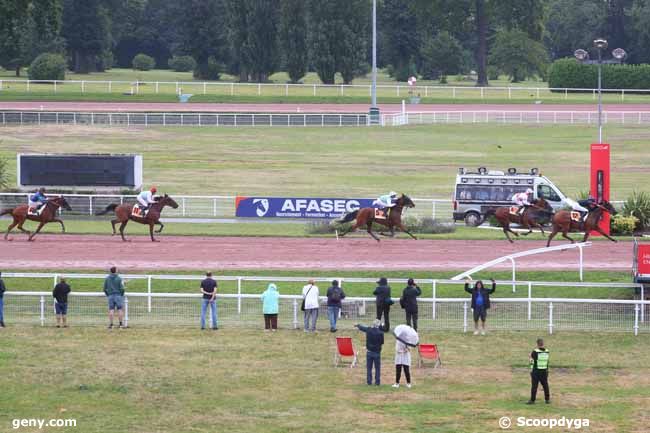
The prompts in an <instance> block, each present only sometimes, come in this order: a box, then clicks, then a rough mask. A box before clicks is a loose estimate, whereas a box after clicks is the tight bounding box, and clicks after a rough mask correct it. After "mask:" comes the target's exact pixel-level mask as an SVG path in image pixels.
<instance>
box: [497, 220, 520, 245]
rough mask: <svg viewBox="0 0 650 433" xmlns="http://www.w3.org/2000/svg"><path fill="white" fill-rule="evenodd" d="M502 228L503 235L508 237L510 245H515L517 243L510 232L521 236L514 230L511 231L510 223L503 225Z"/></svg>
mask: <svg viewBox="0 0 650 433" xmlns="http://www.w3.org/2000/svg"><path fill="white" fill-rule="evenodd" d="M501 228H502V229H503V233H504V234H505V235H506V238H507V239H508V241H510V243H511V244H513V243H514V242H515V241H513V240H512V238H511V237H510V235H509V234H508V232H510V233H514V234H515V235H516V236H519V234H517V233H515V232H513V231H512V230H510V223H501Z"/></svg>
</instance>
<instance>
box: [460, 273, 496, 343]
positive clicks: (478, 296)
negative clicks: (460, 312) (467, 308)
mask: <svg viewBox="0 0 650 433" xmlns="http://www.w3.org/2000/svg"><path fill="white" fill-rule="evenodd" d="M471 280H472V279H471V278H468V281H467V282H466V283H465V291H466V292H467V293H471V294H472V310H473V312H474V335H478V333H479V327H478V319H481V329H480V332H481V335H485V319H487V310H489V309H490V295H491V294H492V293H494V291H495V290H496V288H497V284H496V283H495V282H494V278H490V280H491V281H492V288H491V289H486V288H485V286H484V285H483V281H481V280H478V281H477V282H476V283H475V284H474V287H473V288H472V287H470V284H469V282H470V281H471Z"/></svg>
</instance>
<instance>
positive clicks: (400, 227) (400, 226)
mask: <svg viewBox="0 0 650 433" xmlns="http://www.w3.org/2000/svg"><path fill="white" fill-rule="evenodd" d="M399 229H400V230H401V231H403V232H404V233H406V234H407V235H409V236H410V237H412V238H413V239H415V240H416V241H417V240H418V238H417V237H415V236H413V234H412V233H411V232H410V231H408V230H406V227H404V224H402V223H400V224H399Z"/></svg>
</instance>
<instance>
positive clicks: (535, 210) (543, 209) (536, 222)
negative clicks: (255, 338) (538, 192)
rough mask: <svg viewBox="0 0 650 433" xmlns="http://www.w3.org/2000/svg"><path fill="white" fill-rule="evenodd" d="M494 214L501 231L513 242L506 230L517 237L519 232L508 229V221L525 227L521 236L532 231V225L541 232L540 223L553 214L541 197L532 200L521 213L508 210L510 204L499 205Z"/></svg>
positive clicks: (542, 230)
mask: <svg viewBox="0 0 650 433" xmlns="http://www.w3.org/2000/svg"><path fill="white" fill-rule="evenodd" d="M494 216H495V217H496V219H497V221H499V224H501V227H502V228H503V233H505V235H506V237H507V238H508V240H509V241H510V243H514V241H513V240H512V238H511V237H510V235H509V234H508V232H510V233H512V234H514V235H515V236H517V237H519V233H517V232H514V231H512V230H511V229H510V223H515V224H519V225H520V226H522V227H524V228H527V229H528V232H526V233H522V235H523V236H527V235H529V234H530V233H532V231H533V227H536V228H538V229H540V231H541V232H542V234H545V233H544V229H543V228H542V223H543V222H544V221H548V220H549V219H550V218H551V217H552V216H553V208H552V207H551V205H550V204H548V202H547V201H546V200H544V198H543V197H540V198H538V199H537V200H535V201H533V203H532V205H531V206H528V207H527V208H525V209H524V211H523V213H522V214H519V213H518V214H517V215H513V214H512V213H511V212H510V206H506V207H499V208H497V209H496V210H495V211H494Z"/></svg>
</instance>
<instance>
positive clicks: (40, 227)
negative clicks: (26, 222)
mask: <svg viewBox="0 0 650 433" xmlns="http://www.w3.org/2000/svg"><path fill="white" fill-rule="evenodd" d="M44 225H45V222H44V221H41V222H40V224H39V225H38V227H37V228H36V231H35V232H34V233H32V234H31V235H29V238H27V240H28V241H32V240H34V236H36V235H37V234H38V232H40V231H41V229H42V228H43V226H44Z"/></svg>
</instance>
